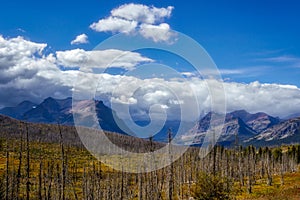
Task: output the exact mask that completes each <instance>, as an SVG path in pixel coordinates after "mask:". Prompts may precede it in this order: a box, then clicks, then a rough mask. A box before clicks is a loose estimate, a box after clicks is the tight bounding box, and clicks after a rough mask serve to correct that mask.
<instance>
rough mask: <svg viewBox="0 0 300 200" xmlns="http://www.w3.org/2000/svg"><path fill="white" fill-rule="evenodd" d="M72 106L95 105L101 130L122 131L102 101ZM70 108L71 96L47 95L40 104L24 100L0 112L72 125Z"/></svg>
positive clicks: (89, 106)
mask: <svg viewBox="0 0 300 200" xmlns="http://www.w3.org/2000/svg"><path fill="white" fill-rule="evenodd" d="M74 106H75V107H76V106H77V107H79V108H78V109H82V110H83V112H84V109H90V108H91V106H95V109H96V113H97V117H98V121H99V124H100V126H101V128H102V129H103V130H105V131H111V132H118V133H124V132H123V131H122V130H121V129H120V128H119V127H118V125H117V124H116V122H115V120H114V116H113V112H114V111H113V110H112V109H111V108H109V107H107V106H105V105H104V103H103V102H102V101H98V100H94V101H79V102H77V103H76V104H75V105H74ZM80 106H81V107H80ZM72 109H73V108H72V98H71V97H69V98H66V99H54V98H52V97H48V98H47V99H45V100H44V101H43V102H41V103H40V104H34V103H32V102H30V101H24V102H22V103H20V104H19V105H17V106H16V107H8V108H3V109H1V110H0V114H4V115H7V116H9V117H13V118H15V119H19V120H24V121H28V122H34V123H47V124H57V123H59V124H62V125H74V118H73V112H72ZM88 115H90V112H89V113H88ZM119 121H121V120H119Z"/></svg>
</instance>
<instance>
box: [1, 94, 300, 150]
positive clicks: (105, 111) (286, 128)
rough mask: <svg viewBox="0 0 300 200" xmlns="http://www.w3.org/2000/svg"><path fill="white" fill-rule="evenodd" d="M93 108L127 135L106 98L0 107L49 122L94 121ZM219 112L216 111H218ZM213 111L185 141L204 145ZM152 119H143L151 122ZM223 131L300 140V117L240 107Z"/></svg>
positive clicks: (237, 136)
mask: <svg viewBox="0 0 300 200" xmlns="http://www.w3.org/2000/svg"><path fill="white" fill-rule="evenodd" d="M91 108H95V112H96V115H97V120H98V123H99V124H100V126H101V128H102V129H103V130H106V131H111V132H117V133H122V134H124V131H123V130H121V129H120V128H119V126H118V125H120V124H121V125H122V127H126V125H125V123H124V122H123V121H122V120H120V119H118V118H116V114H115V111H113V110H112V109H111V108H109V107H108V106H106V105H104V103H103V102H102V101H98V100H94V101H90V100H83V101H78V102H76V103H75V104H74V107H72V98H70V97H69V98H66V99H54V98H51V97H49V98H47V99H45V100H44V101H43V102H41V103H40V104H35V103H33V102H30V101H24V102H22V103H20V104H19V105H17V106H16V107H6V108H3V109H1V110H0V114H3V115H7V116H10V117H12V118H15V119H19V120H24V121H29V122H34V123H46V124H57V123H59V124H63V125H74V118H73V111H74V110H73V109H78V110H81V111H82V113H81V115H82V116H80V120H82V121H83V122H87V123H90V121H93V120H91V118H90V117H91V114H90V111H91ZM214 114H216V113H214ZM211 116H212V112H210V113H208V114H206V115H205V116H204V117H203V118H201V119H200V120H199V121H198V122H196V123H195V125H193V124H192V125H191V126H190V125H189V127H192V128H191V129H190V128H189V130H187V131H186V132H187V133H186V134H183V135H182V136H181V137H182V141H180V142H179V143H185V142H186V141H187V140H188V139H187V138H192V140H193V141H192V142H193V144H195V145H201V144H202V143H203V141H204V138H205V136H206V134H207V133H208V131H209V128H210V124H211ZM116 121H117V122H116ZM147 123H148V122H140V124H147ZM180 123H181V122H180V121H167V122H166V123H165V126H164V127H163V130H162V131H161V132H159V133H158V134H156V135H155V136H154V139H156V140H157V141H163V142H166V141H167V140H166V132H167V131H168V129H169V128H172V130H173V131H174V132H175V133H176V131H177V129H178V127H179V124H180ZM215 124H220V125H218V128H219V130H221V136H220V137H219V140H218V143H220V144H222V145H226V146H232V145H234V144H235V143H236V142H238V143H239V144H240V145H248V144H253V145H259V146H261V145H273V144H279V143H295V142H299V143H300V117H298V118H291V119H287V120H282V119H279V118H278V117H273V116H270V115H268V114H266V113H263V112H258V113H254V114H251V113H249V112H247V111H245V110H237V111H233V112H230V113H227V114H226V115H225V121H224V124H223V123H222V122H215Z"/></svg>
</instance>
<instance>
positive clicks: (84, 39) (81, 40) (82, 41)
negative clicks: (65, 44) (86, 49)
mask: <svg viewBox="0 0 300 200" xmlns="http://www.w3.org/2000/svg"><path fill="white" fill-rule="evenodd" d="M88 42H89V40H88V36H87V35H86V34H84V33H83V34H81V35H78V36H76V38H75V39H74V40H72V41H71V44H72V45H73V44H86V43H88Z"/></svg>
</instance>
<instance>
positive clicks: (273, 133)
mask: <svg viewBox="0 0 300 200" xmlns="http://www.w3.org/2000/svg"><path fill="white" fill-rule="evenodd" d="M245 142H246V143H248V144H256V145H275V144H279V143H280V144H281V143H287V144H290V143H299V142H300V117H298V118H293V119H289V120H286V121H283V122H281V123H280V124H277V125H274V126H273V127H271V128H268V129H266V130H265V131H263V132H262V133H260V134H259V135H257V136H255V137H253V138H251V139H249V140H247V141H245Z"/></svg>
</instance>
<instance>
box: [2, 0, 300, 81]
mask: <svg viewBox="0 0 300 200" xmlns="http://www.w3.org/2000/svg"><path fill="white" fill-rule="evenodd" d="M132 2H134V3H142V4H145V5H154V6H156V7H167V6H170V5H171V6H174V8H175V9H174V10H173V12H172V16H171V17H170V18H169V19H167V20H166V22H167V23H168V24H169V25H170V26H171V28H172V29H173V30H176V31H180V32H182V33H185V34H187V35H189V36H190V37H192V38H194V39H195V40H196V41H197V42H199V43H200V44H201V45H202V46H203V47H204V48H205V49H206V50H207V51H208V53H209V54H210V55H211V57H212V58H213V59H214V61H215V62H216V64H217V66H218V67H219V68H220V69H221V70H222V69H224V74H223V76H224V78H230V79H231V80H234V81H238V82H246V83H247V82H251V81H256V80H258V81H260V82H266V83H281V84H293V85H297V86H300V81H299V76H300V21H299V19H300V12H299V9H300V3H299V2H298V1H291V0H288V1H269V0H268V1H260V0H259V1H249V0H248V1H232V0H230V1H190V2H186V1H95V0H92V1H91V0H87V1H81V2H80V1H76V2H74V1H69V0H67V1H58V0H54V1H51V2H36V1H32V0H31V1H30V0H29V1H5V2H4V3H2V10H1V12H0V19H2V20H1V23H0V34H2V35H3V36H5V37H14V36H17V35H22V36H24V37H25V38H27V39H29V40H31V41H35V42H43V43H47V44H48V45H49V47H50V48H51V49H50V50H49V51H57V50H66V49H72V48H78V47H80V48H83V49H86V50H90V49H92V48H93V47H94V46H95V45H97V44H98V43H99V42H101V41H103V40H104V39H106V38H108V37H109V36H111V33H105V32H94V31H93V30H91V29H90V28H89V25H90V24H91V23H93V22H95V21H98V20H99V19H100V18H105V17H107V16H109V14H110V11H111V10H112V9H113V8H116V7H118V6H120V5H122V4H125V3H132ZM81 33H86V34H87V35H88V37H89V43H88V44H83V45H78V46H76V47H74V46H72V45H71V44H70V41H71V40H73V39H74V38H75V37H76V36H77V35H79V34H81Z"/></svg>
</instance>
